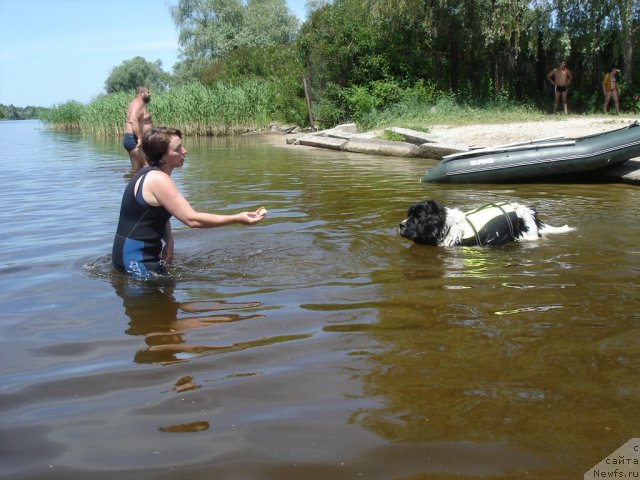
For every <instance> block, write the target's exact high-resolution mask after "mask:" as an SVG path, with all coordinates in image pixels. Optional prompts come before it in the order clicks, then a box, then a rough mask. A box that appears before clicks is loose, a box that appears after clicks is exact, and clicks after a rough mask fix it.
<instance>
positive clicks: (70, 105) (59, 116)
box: [40, 100, 86, 130]
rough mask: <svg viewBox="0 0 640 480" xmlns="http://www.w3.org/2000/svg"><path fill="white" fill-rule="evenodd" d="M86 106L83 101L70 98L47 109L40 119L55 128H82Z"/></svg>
mask: <svg viewBox="0 0 640 480" xmlns="http://www.w3.org/2000/svg"><path fill="white" fill-rule="evenodd" d="M85 108H86V107H85V105H83V104H82V103H80V102H77V101H75V100H70V101H68V102H65V103H62V104H60V105H54V106H53V107H51V108H50V109H48V110H46V111H45V112H43V113H42V115H41V116H40V119H41V120H42V122H43V123H44V124H45V125H47V126H49V127H50V128H53V129H55V130H80V129H81V125H82V123H83V115H84V111H85Z"/></svg>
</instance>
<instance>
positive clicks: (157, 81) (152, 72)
mask: <svg viewBox="0 0 640 480" xmlns="http://www.w3.org/2000/svg"><path fill="white" fill-rule="evenodd" d="M169 82H170V75H169V74H168V73H166V72H164V71H163V70H162V62H161V61H160V60H156V61H155V63H150V62H147V61H146V60H145V59H144V58H143V57H134V58H132V59H131V60H126V61H124V62H122V63H121V64H120V65H118V66H117V67H114V68H113V69H112V70H111V73H110V74H109V76H108V77H107V80H106V81H105V82H104V88H105V91H106V92H107V93H116V92H128V91H131V90H135V89H136V88H137V87H141V86H147V87H149V88H150V89H151V91H152V93H155V92H161V91H163V90H165V89H166V88H167V85H168V84H169Z"/></svg>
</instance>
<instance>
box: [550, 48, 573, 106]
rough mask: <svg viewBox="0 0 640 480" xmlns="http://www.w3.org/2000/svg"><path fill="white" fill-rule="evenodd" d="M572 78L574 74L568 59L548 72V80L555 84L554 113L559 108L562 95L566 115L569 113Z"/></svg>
mask: <svg viewBox="0 0 640 480" xmlns="http://www.w3.org/2000/svg"><path fill="white" fill-rule="evenodd" d="M572 78H573V76H572V75H571V70H569V69H568V68H567V61H566V60H562V62H560V65H559V66H557V67H556V68H554V69H553V70H551V71H550V72H549V73H547V80H549V82H551V84H552V85H553V86H554V87H553V90H554V99H553V113H556V111H557V110H558V102H559V101H560V97H562V104H563V106H564V113H565V115H566V114H568V113H569V108H568V107H567V87H568V86H569V84H570V83H571V79H572Z"/></svg>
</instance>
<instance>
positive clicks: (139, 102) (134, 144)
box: [122, 87, 153, 173]
mask: <svg viewBox="0 0 640 480" xmlns="http://www.w3.org/2000/svg"><path fill="white" fill-rule="evenodd" d="M150 101H151V94H150V93H149V88H147V87H138V88H136V96H135V98H134V99H133V100H132V101H131V103H130V104H129V108H128V109H127V118H126V121H125V125H124V140H123V142H122V145H123V146H124V148H125V150H126V151H127V152H128V153H129V160H131V170H133V172H134V173H135V172H137V171H138V170H140V169H141V168H142V167H144V166H146V165H147V161H146V160H145V157H144V153H143V152H142V147H141V145H142V136H143V135H144V132H146V131H147V130H148V129H150V128H151V127H152V126H153V124H152V123H151V114H150V113H149V111H148V110H147V103H149V102H150Z"/></svg>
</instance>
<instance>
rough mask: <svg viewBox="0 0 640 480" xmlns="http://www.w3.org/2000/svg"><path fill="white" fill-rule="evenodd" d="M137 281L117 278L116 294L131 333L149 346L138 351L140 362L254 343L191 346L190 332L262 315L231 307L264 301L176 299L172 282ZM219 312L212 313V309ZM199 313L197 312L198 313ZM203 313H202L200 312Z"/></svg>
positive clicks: (251, 306) (249, 306)
mask: <svg viewBox="0 0 640 480" xmlns="http://www.w3.org/2000/svg"><path fill="white" fill-rule="evenodd" d="M153 283H154V282H152V281H150V282H137V281H135V280H131V279H126V278H117V277H116V281H114V285H113V286H114V288H115V291H116V294H117V295H118V296H119V297H121V298H122V300H123V305H124V310H125V314H126V316H127V317H129V319H130V320H131V321H130V322H129V328H128V329H127V330H126V331H125V333H127V334H128V335H136V336H144V340H145V343H146V345H147V347H146V348H145V349H143V350H139V351H138V352H136V354H135V357H134V360H135V361H136V362H138V363H170V362H176V361H181V360H184V359H188V358H192V357H193V356H194V355H198V354H204V353H206V352H218V353H222V352H227V351H231V350H236V349H239V348H247V347H248V346H250V345H251V344H252V343H254V342H242V343H236V344H232V345H215V346H213V345H211V346H206V345H189V344H188V343H187V338H186V337H187V335H188V333H189V332H190V331H192V330H195V329H201V328H212V327H215V326H216V325H220V324H226V323H231V322H240V321H243V320H250V319H253V318H259V317H261V316H262V315H258V314H246V315H241V314H237V313H228V311H229V310H239V309H245V310H246V309H255V308H256V307H259V306H260V305H261V304H260V303H259V302H253V303H226V302H185V303H180V302H177V301H176V300H175V299H174V297H173V290H174V288H175V287H174V286H172V285H170V282H168V281H167V282H162V283H164V285H161V286H158V285H153ZM214 311H215V312H218V313H217V314H211V313H210V312H214ZM196 314H198V315H196ZM200 314H202V315H200Z"/></svg>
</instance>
